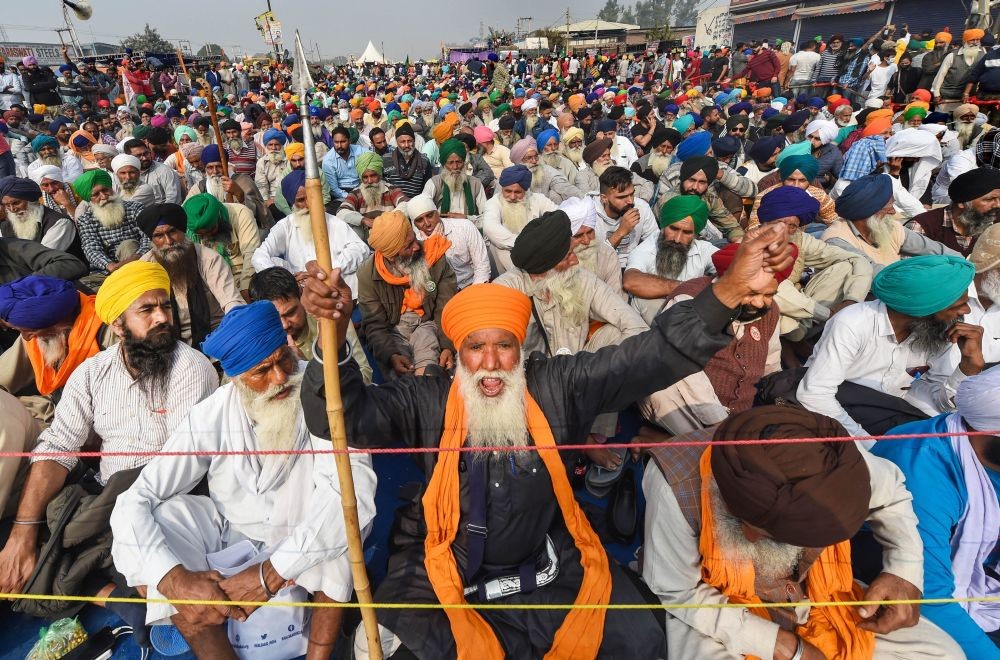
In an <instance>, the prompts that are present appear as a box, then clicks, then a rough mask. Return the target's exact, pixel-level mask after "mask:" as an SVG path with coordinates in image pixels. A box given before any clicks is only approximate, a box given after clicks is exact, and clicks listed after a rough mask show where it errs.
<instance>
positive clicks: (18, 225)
mask: <svg viewBox="0 0 1000 660" xmlns="http://www.w3.org/2000/svg"><path fill="white" fill-rule="evenodd" d="M41 196H42V189H41V188H39V187H38V184H37V183H35V182H34V181H32V180H31V179H19V178H17V177H13V176H11V177H5V178H4V179H0V202H2V203H3V207H4V211H5V212H6V216H7V219H6V220H3V221H2V222H0V236H5V237H7V238H21V239H24V240H26V241H38V242H39V243H41V244H42V245H44V246H45V247H47V248H52V249H53V250H60V251H62V252H68V253H70V254H72V255H73V256H74V257H77V258H79V259H82V258H83V250H82V249H81V248H80V238H79V236H77V234H76V225H74V224H73V221H72V220H71V219H70V218H69V217H68V216H66V215H63V214H62V213H60V212H59V211H54V210H52V209H50V208H49V207H47V206H42V205H41V204H39V203H38V200H39V199H40V198H41Z"/></svg>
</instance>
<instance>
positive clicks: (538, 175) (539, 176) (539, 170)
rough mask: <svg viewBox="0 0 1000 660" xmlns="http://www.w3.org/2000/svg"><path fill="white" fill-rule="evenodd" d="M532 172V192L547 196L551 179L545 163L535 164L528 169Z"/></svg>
mask: <svg viewBox="0 0 1000 660" xmlns="http://www.w3.org/2000/svg"><path fill="white" fill-rule="evenodd" d="M528 169H529V170H530V171H531V191H532V192H536V193H541V194H545V191H546V190H548V184H549V177H548V174H547V173H546V171H545V165H544V164H543V163H535V164H534V165H532V166H531V167H529V168H528Z"/></svg>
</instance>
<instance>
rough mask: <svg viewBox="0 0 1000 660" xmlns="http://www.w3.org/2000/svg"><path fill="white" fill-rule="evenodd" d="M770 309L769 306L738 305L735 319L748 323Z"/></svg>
mask: <svg viewBox="0 0 1000 660" xmlns="http://www.w3.org/2000/svg"><path fill="white" fill-rule="evenodd" d="M770 311H771V308H770V306H768V307H754V306H753V305H740V311H739V313H738V314H737V315H736V320H737V321H741V322H743V323H750V322H751V321H756V320H757V319H759V318H761V317H762V316H764V315H765V314H767V313H768V312H770Z"/></svg>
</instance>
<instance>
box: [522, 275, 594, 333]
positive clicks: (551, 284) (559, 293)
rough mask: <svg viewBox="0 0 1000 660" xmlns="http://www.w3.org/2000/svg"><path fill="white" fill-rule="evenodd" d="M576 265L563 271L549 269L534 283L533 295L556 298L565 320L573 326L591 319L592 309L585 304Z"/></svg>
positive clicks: (547, 298) (546, 298) (549, 298)
mask: <svg viewBox="0 0 1000 660" xmlns="http://www.w3.org/2000/svg"><path fill="white" fill-rule="evenodd" d="M577 268H578V267H576V266H574V267H572V268H567V269H566V270H564V271H562V272H557V271H555V270H551V271H549V272H548V273H547V274H546V275H545V276H544V277H543V278H542V279H540V280H536V281H535V282H533V283H532V291H531V296H532V297H534V296H538V297H540V298H543V299H545V300H555V302H556V305H557V306H558V307H559V311H560V312H561V315H562V317H563V320H564V321H566V323H567V324H568V325H569V326H571V327H579V326H581V325H583V324H584V323H586V322H587V321H588V320H589V319H588V316H589V314H590V310H589V309H587V308H585V307H584V305H583V295H582V292H581V290H580V280H579V279H578V278H577V277H576V275H577Z"/></svg>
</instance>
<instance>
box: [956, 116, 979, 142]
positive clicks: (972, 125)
mask: <svg viewBox="0 0 1000 660" xmlns="http://www.w3.org/2000/svg"><path fill="white" fill-rule="evenodd" d="M974 130H976V122H975V121H971V122H968V123H966V122H964V121H957V122H955V132H956V133H958V143H959V144H960V145H961V146H962V148H963V149H965V148H966V147H967V146H969V140H971V139H972V131H974Z"/></svg>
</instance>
